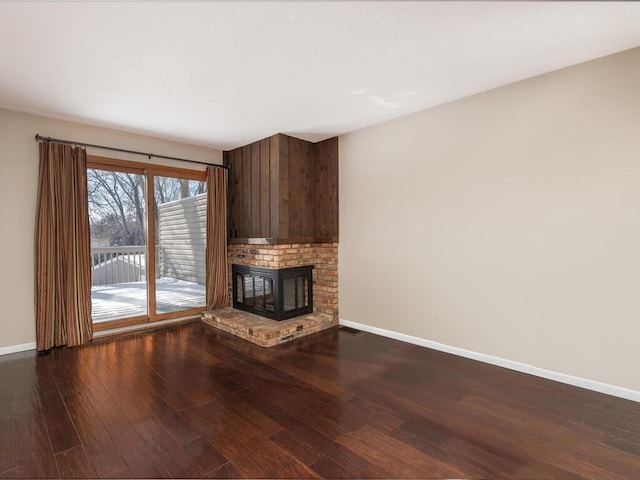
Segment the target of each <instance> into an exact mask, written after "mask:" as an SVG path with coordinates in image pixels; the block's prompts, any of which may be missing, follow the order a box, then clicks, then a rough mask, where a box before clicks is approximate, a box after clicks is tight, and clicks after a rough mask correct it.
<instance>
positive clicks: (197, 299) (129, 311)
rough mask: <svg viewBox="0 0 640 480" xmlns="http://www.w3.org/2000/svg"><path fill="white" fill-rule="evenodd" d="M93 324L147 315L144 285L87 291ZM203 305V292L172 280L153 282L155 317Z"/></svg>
mask: <svg viewBox="0 0 640 480" xmlns="http://www.w3.org/2000/svg"><path fill="white" fill-rule="evenodd" d="M91 304H92V307H91V315H92V317H93V323H100V322H106V321H108V320H116V319H118V318H126V317H135V316H138V315H146V313H147V284H146V282H129V283H116V284H113V285H100V286H93V287H91ZM204 305H205V288H204V285H199V284H197V283H194V282H187V281H184V280H177V279H175V278H160V279H158V280H157V281H156V309H157V311H158V313H168V312H176V311H178V310H186V309H188V308H196V307H203V306H204Z"/></svg>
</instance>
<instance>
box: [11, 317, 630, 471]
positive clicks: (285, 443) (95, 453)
mask: <svg viewBox="0 0 640 480" xmlns="http://www.w3.org/2000/svg"><path fill="white" fill-rule="evenodd" d="M55 477H59V478H97V477H101V478H171V477H173V478H204V477H213V478H514V479H538V478H539V479H542V478H544V479H549V478H563V479H564V478H577V479H585V478H599V479H600V478H602V479H633V478H640V404H638V403H635V402H631V401H626V400H621V399H617V398H613V397H609V396H606V395H601V394H597V393H594V392H589V391H586V390H582V389H578V388H574V387H570V386H567V385H563V384H559V383H555V382H551V381H548V380H544V379H540V378H536V377H532V376H528V375H525V374H521V373H517V372H512V371H509V370H505V369H501V368H498V367H494V366H490V365H486V364H482V363H479V362H474V361H471V360H467V359H463V358H459V357H455V356H452V355H448V354H445V353H441V352H436V351H433V350H428V349H425V348H420V347H417V346H414V345H408V344H404V343H401V342H397V341H394V340H390V339H386V338H383V337H379V336H376V335H372V334H369V333H356V332H353V331H348V330H341V329H337V328H334V329H331V330H327V331H325V332H321V333H318V334H316V335H312V336H310V337H306V338H302V339H299V340H296V341H294V342H292V343H289V344H285V345H282V346H278V347H273V348H270V349H264V348H261V347H258V346H256V345H253V344H250V343H248V342H245V341H243V340H241V339H238V338H236V337H233V336H231V335H229V334H226V333H224V332H221V331H219V330H216V329H214V328H211V327H209V326H207V325H204V324H202V323H191V324H187V325H182V326H179V327H172V328H167V329H164V330H158V331H155V332H148V333H140V334H133V335H128V336H123V337H120V338H112V339H104V340H98V341H95V342H93V343H92V344H90V345H88V346H85V347H81V348H61V349H56V350H54V351H52V352H51V353H49V354H44V355H37V354H35V353H22V354H13V355H7V356H4V357H0V478H55Z"/></svg>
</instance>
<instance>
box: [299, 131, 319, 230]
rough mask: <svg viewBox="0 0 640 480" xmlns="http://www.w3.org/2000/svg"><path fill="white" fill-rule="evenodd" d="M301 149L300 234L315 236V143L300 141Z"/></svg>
mask: <svg viewBox="0 0 640 480" xmlns="http://www.w3.org/2000/svg"><path fill="white" fill-rule="evenodd" d="M301 151H302V162H301V163H302V168H303V170H302V172H301V177H302V189H303V190H302V192H301V193H302V208H303V210H302V236H303V237H313V236H315V223H316V220H315V210H316V209H315V203H316V202H315V197H316V187H317V185H316V181H315V180H316V178H315V177H316V175H315V171H316V162H315V157H316V155H315V151H316V148H315V145H314V144H312V143H309V142H305V141H301Z"/></svg>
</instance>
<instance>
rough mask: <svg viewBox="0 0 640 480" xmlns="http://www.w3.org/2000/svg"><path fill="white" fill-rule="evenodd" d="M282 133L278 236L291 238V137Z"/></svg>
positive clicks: (280, 138)
mask: <svg viewBox="0 0 640 480" xmlns="http://www.w3.org/2000/svg"><path fill="white" fill-rule="evenodd" d="M290 138H291V137H287V136H285V135H282V134H280V135H279V140H280V208H279V210H280V235H279V236H278V238H290V234H289V228H290V212H289V206H290V203H289V139H290Z"/></svg>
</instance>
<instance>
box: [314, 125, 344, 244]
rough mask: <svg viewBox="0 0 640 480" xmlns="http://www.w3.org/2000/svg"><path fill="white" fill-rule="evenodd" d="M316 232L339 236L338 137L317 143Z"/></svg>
mask: <svg viewBox="0 0 640 480" xmlns="http://www.w3.org/2000/svg"><path fill="white" fill-rule="evenodd" d="M315 146H316V178H317V186H316V200H315V205H316V208H317V212H316V220H317V223H316V227H315V228H316V234H317V236H318V237H319V238H331V237H338V234H339V223H338V221H339V198H338V138H337V137H334V138H330V139H328V140H325V141H323V142H319V143H317V144H316V145H315Z"/></svg>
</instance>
